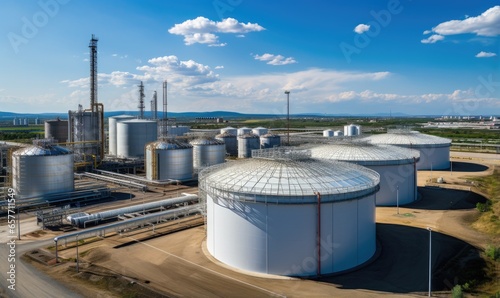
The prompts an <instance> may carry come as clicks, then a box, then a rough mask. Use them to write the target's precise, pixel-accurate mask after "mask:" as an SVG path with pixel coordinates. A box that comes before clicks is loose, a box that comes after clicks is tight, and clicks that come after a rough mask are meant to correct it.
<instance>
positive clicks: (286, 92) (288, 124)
mask: <svg viewBox="0 0 500 298" xmlns="http://www.w3.org/2000/svg"><path fill="white" fill-rule="evenodd" d="M285 94H286V123H287V132H286V135H287V145H288V146H290V91H288V90H285Z"/></svg>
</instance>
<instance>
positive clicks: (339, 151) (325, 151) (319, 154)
mask: <svg viewBox="0 0 500 298" xmlns="http://www.w3.org/2000/svg"><path fill="white" fill-rule="evenodd" d="M311 154H312V157H314V158H320V159H327V160H338V161H346V162H351V163H355V164H358V165H361V166H365V167H367V168H369V169H372V170H374V171H376V172H377V173H379V175H380V191H379V192H378V193H377V206H396V205H397V204H398V203H399V205H404V204H409V203H412V202H414V201H416V200H417V170H416V162H417V161H418V160H419V156H420V153H419V152H418V151H417V150H412V149H408V148H401V147H396V146H391V145H374V144H370V143H366V142H350V143H340V142H339V143H333V144H325V145H319V146H316V147H313V148H311Z"/></svg>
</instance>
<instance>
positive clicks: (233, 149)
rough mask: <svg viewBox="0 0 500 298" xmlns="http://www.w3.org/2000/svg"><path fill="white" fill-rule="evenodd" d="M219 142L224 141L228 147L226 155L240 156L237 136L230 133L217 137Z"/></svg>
mask: <svg viewBox="0 0 500 298" xmlns="http://www.w3.org/2000/svg"><path fill="white" fill-rule="evenodd" d="M215 138H216V139H217V140H219V141H223V142H224V144H225V145H226V153H227V154H228V155H230V156H238V140H237V139H236V135H235V134H232V133H230V132H228V131H226V132H223V133H221V134H218V135H217V136H215Z"/></svg>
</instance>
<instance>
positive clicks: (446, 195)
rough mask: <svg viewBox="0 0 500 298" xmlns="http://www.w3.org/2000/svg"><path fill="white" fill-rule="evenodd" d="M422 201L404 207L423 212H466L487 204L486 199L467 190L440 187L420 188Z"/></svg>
mask: <svg viewBox="0 0 500 298" xmlns="http://www.w3.org/2000/svg"><path fill="white" fill-rule="evenodd" d="M418 193H419V194H420V196H419V197H420V199H419V200H418V201H416V202H414V203H411V204H408V205H405V206H404V207H407V208H413V209H422V210H465V209H473V208H476V204H477V203H484V202H486V198H485V197H483V196H481V195H479V194H477V193H474V192H469V191H465V190H455V189H446V188H439V187H419V188H418Z"/></svg>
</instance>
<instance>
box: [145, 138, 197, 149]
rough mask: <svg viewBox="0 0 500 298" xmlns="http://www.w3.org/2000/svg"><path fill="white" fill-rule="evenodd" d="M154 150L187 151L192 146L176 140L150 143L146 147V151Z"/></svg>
mask: <svg viewBox="0 0 500 298" xmlns="http://www.w3.org/2000/svg"><path fill="white" fill-rule="evenodd" d="M153 148H154V149H156V150H179V149H189V148H193V146H192V145H191V144H189V143H184V142H181V141H178V140H174V139H170V140H162V141H156V142H152V143H149V144H147V145H146V149H153Z"/></svg>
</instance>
